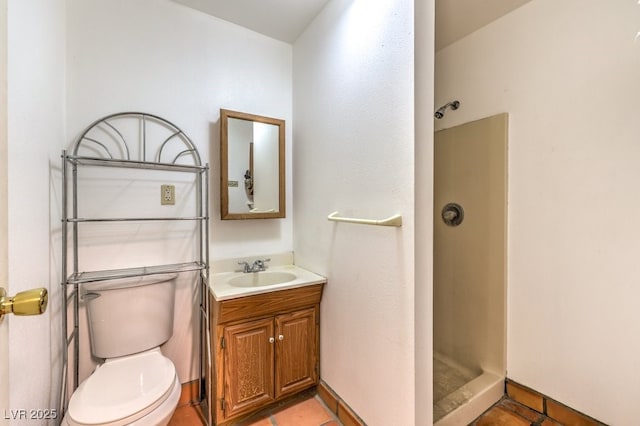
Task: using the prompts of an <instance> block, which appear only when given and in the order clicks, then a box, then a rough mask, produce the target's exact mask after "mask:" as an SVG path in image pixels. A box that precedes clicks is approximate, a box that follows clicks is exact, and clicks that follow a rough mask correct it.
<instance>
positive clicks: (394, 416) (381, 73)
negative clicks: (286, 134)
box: [293, 0, 431, 426]
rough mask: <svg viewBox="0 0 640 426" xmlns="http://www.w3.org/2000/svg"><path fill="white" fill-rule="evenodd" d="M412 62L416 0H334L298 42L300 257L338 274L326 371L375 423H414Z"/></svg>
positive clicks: (328, 313) (331, 286)
mask: <svg viewBox="0 0 640 426" xmlns="http://www.w3.org/2000/svg"><path fill="white" fill-rule="evenodd" d="M413 58H414V54H413V1H409V0H381V1H377V2H364V1H352V0H334V1H331V2H329V3H328V5H327V6H326V7H325V9H324V10H323V11H322V12H321V13H320V15H319V16H318V17H317V18H316V19H315V20H314V22H313V23H312V24H311V26H310V27H309V28H307V30H306V31H305V33H304V34H303V35H302V36H301V37H300V38H299V39H298V40H297V41H296V42H295V44H294V120H295V122H294V127H295V128H294V137H295V145H294V160H293V162H294V176H295V185H294V197H293V200H294V205H293V208H294V211H295V223H294V237H295V244H294V249H295V255H296V263H297V264H299V265H301V266H302V267H306V268H309V269H311V270H313V271H315V272H319V273H321V274H325V275H326V276H327V277H328V284H327V285H326V287H325V291H324V296H323V301H322V305H321V313H322V318H321V358H320V359H321V377H322V378H323V379H324V380H325V381H326V382H327V383H328V384H329V385H330V386H332V387H333V388H334V389H335V391H336V392H337V393H338V394H339V395H340V396H341V397H342V398H344V400H345V401H346V402H347V403H348V404H350V405H351V407H352V408H353V409H354V410H355V411H356V412H357V413H358V414H359V415H360V416H362V418H363V419H364V421H365V422H367V424H370V425H372V426H375V425H389V424H398V425H410V424H413V423H414V374H415V368H414V300H413V296H414V271H413V266H414V253H413V250H414V216H413V208H414V203H413V201H414V195H413V184H414V146H413V144H414V109H413V108H414V107H413V98H414V83H413V81H414V70H413V66H414V61H413ZM336 210H337V211H339V212H340V213H341V214H343V215H345V216H360V217H364V218H384V217H387V216H391V215H393V214H395V213H401V214H402V215H403V220H404V223H403V226H402V227H401V228H385V227H372V226H363V225H354V224H345V223H334V222H329V221H328V220H327V215H328V214H329V213H331V212H333V211H336ZM429 404H431V402H429Z"/></svg>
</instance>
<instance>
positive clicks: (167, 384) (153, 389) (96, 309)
mask: <svg viewBox="0 0 640 426" xmlns="http://www.w3.org/2000/svg"><path fill="white" fill-rule="evenodd" d="M175 281H176V275H175V274H162V275H149V276H142V277H135V278H122V279H117V280H111V281H101V282H96V283H87V284H84V285H83V287H82V291H81V293H82V298H83V300H84V301H85V303H86V306H87V317H88V324H89V336H90V344H91V353H92V354H93V356H94V357H97V358H104V359H105V361H104V362H103V363H102V364H100V365H99V366H98V367H97V368H96V369H95V371H94V372H93V373H92V374H91V375H90V376H89V377H88V378H87V379H85V380H84V381H83V382H82V383H80V385H79V386H78V388H77V389H76V390H75V392H74V393H73V395H72V396H71V399H70V400H69V407H68V409H67V411H66V414H65V416H64V418H63V420H62V424H63V425H70V426H87V425H93V426H97V425H110V426H120V425H136V426H141V425H159V426H161V425H166V424H168V423H169V420H170V419H171V416H172V415H173V412H174V411H175V409H176V407H177V405H178V399H179V398H180V391H181V386H180V381H179V380H178V376H177V374H176V369H175V366H174V365H173V363H172V362H171V360H169V359H168V358H167V357H165V356H164V355H163V354H162V352H161V351H160V345H161V344H163V343H164V342H166V341H167V340H168V339H169V338H170V337H171V334H172V333H173V311H174V296H175Z"/></svg>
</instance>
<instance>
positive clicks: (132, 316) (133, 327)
mask: <svg viewBox="0 0 640 426" xmlns="http://www.w3.org/2000/svg"><path fill="white" fill-rule="evenodd" d="M176 276H177V275H176V274H162V275H148V276H143V277H134V278H121V279H116V280H110V281H100V282H95V283H87V284H84V285H83V287H82V296H83V300H84V302H85V303H86V307H87V318H88V322H89V336H90V341H91V353H92V354H93V355H94V356H96V357H98V358H115V357H119V356H124V355H130V354H134V353H137V352H142V351H145V350H148V349H151V348H154V347H156V346H160V345H161V344H163V343H164V342H166V341H167V340H169V338H170V337H171V334H172V333H173V310H174V300H175V286H176Z"/></svg>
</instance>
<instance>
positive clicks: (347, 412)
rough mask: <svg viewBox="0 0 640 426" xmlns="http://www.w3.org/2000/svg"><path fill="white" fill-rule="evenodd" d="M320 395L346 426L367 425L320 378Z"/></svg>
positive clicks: (318, 390) (318, 389)
mask: <svg viewBox="0 0 640 426" xmlns="http://www.w3.org/2000/svg"><path fill="white" fill-rule="evenodd" d="M317 392H318V396H320V399H322V401H323V402H324V403H325V405H326V406H327V407H329V409H330V410H331V411H332V412H333V413H334V414H335V415H336V417H338V419H339V420H340V422H341V423H342V424H343V425H344V426H366V423H365V422H364V421H363V420H362V419H361V418H360V416H358V415H357V414H356V413H355V411H353V410H352V409H351V407H349V405H348V404H347V403H346V402H345V401H344V400H343V399H342V398H340V396H339V395H338V394H337V393H336V392H335V391H334V390H333V389H331V387H330V386H329V385H327V383H326V382H325V381H323V380H320V383H318V387H317Z"/></svg>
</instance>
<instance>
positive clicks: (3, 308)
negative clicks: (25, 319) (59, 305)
mask: <svg viewBox="0 0 640 426" xmlns="http://www.w3.org/2000/svg"><path fill="white" fill-rule="evenodd" d="M6 294H7V293H6V291H5V289H4V288H0V318H2V317H3V316H4V315H5V314H15V315H40V314H42V313H44V311H46V310H47V303H48V302H49V295H48V294H47V289H46V288H35V289H32V290H26V291H21V292H20V293H18V294H16V295H15V296H14V297H7V295H6Z"/></svg>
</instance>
